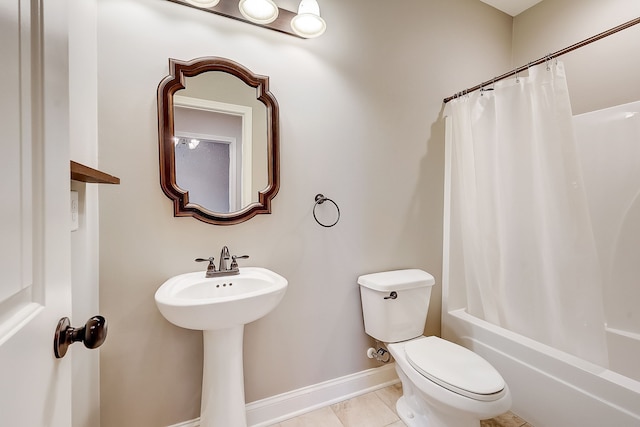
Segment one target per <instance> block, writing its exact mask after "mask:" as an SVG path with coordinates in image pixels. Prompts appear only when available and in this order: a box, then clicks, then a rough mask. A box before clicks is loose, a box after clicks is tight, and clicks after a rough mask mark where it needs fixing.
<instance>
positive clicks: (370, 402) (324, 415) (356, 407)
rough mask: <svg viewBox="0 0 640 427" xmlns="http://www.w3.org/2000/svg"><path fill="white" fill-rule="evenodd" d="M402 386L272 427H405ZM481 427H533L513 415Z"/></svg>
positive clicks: (329, 407)
mask: <svg viewBox="0 0 640 427" xmlns="http://www.w3.org/2000/svg"><path fill="white" fill-rule="evenodd" d="M400 396H402V385H401V384H396V385H392V386H389V387H386V388H383V389H380V390H376V391H373V392H371V393H367V394H363V395H362V396H358V397H354V398H353V399H350V400H345V401H344V402H339V403H336V404H333V405H330V406H326V407H324V408H320V409H317V410H315V411H313V412H309V413H307V414H304V415H300V416H299V417H296V418H292V419H290V420H286V421H282V422H281V423H279V424H274V425H273V426H271V427H405V426H406V425H405V424H404V423H403V422H402V421H401V420H400V418H398V415H397V414H396V401H397V400H398V398H399V397H400ZM481 427H533V426H532V425H531V424H527V422H526V421H524V420H523V419H521V418H519V417H518V416H517V415H515V414H512V413H510V412H509V413H506V414H503V415H500V416H499V417H496V418H492V419H490V420H486V421H482V426H481Z"/></svg>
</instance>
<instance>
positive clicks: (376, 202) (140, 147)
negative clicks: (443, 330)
mask: <svg viewBox="0 0 640 427" xmlns="http://www.w3.org/2000/svg"><path fill="white" fill-rule="evenodd" d="M320 5H321V8H322V13H323V16H324V18H325V19H326V21H327V23H328V27H329V28H328V30H327V32H326V33H325V35H324V36H322V37H321V38H319V39H316V40H300V39H297V38H294V37H290V36H286V35H283V34H279V33H276V32H271V31H267V30H264V29H261V28H257V27H254V26H251V25H246V24H242V23H239V22H236V21H233V20H230V19H225V18H221V17H218V16H215V15H212V14H207V13H204V12H202V11H198V10H195V9H192V8H187V7H182V6H179V5H177V4H174V3H171V2H168V1H158V0H135V1H134V0H101V1H100V2H99V3H98V62H99V63H98V67H99V70H98V75H99V82H98V84H99V138H100V147H99V148H100V150H99V157H100V167H101V168H102V169H104V170H107V171H109V173H112V174H114V175H116V176H119V177H120V178H121V182H122V183H121V185H120V186H102V187H100V310H101V313H102V314H103V315H105V316H107V318H108V319H109V322H110V324H109V340H108V343H107V344H108V345H105V346H104V347H103V349H102V350H101V355H102V358H101V382H102V386H101V398H102V400H101V414H102V416H101V418H102V427H126V426H137V427H138V426H161V425H169V424H173V423H177V422H181V421H185V420H188V419H192V418H195V417H197V416H198V414H199V399H200V384H201V365H202V356H201V352H202V338H201V334H200V333H199V332H196V331H188V330H184V329H180V328H177V327H174V326H172V325H171V324H169V323H168V322H167V321H165V320H164V319H163V317H162V316H161V315H160V313H159V312H158V310H157V309H156V306H155V303H154V300H153V295H154V292H155V291H156V289H157V288H158V287H159V286H160V285H161V284H162V282H163V281H164V280H166V279H167V278H169V277H171V276H173V275H176V274H180V273H184V272H188V271H195V270H199V269H202V268H203V267H202V266H201V265H199V264H196V263H194V262H193V259H194V258H196V257H202V256H205V257H207V256H215V257H216V258H217V257H218V256H219V251H220V248H221V247H222V246H223V245H228V246H229V247H230V248H231V251H232V253H235V254H249V255H250V256H251V258H250V259H249V260H246V261H244V262H243V263H242V264H244V265H255V266H264V267H267V268H270V269H272V270H274V271H276V272H278V273H280V274H282V275H283V276H285V277H286V278H287V279H288V280H289V289H288V291H287V294H286V296H285V297H284V300H283V301H282V303H281V304H280V305H279V307H277V309H276V310H275V311H274V312H272V313H271V314H269V315H268V316H266V317H265V318H263V319H261V320H259V321H257V322H255V323H253V324H250V325H248V326H247V327H246V331H245V332H246V333H245V376H246V381H245V382H246V396H247V401H248V402H251V401H255V400H258V399H262V398H265V397H268V396H273V395H276V394H279V393H283V392H286V391H290V390H294V389H297V388H300V387H304V386H308V385H312V384H316V383H319V382H322V381H326V380H329V379H333V378H337V377H341V376H344V375H347V374H351V373H355V372H359V371H362V370H364V369H367V368H370V367H373V366H376V365H375V364H374V363H372V362H371V361H370V360H369V359H367V357H366V354H365V351H366V349H367V347H369V346H370V345H371V341H370V339H369V338H368V337H367V336H366V335H365V333H364V330H363V325H362V315H361V309H360V297H359V289H358V286H357V284H356V279H357V277H358V276H359V275H361V274H364V273H371V272H376V271H382V270H387V269H397V268H407V267H417V268H422V269H425V270H427V271H429V272H431V273H433V274H434V276H435V277H436V280H437V283H438V284H437V286H436V287H435V289H434V295H433V297H432V304H431V311H430V312H429V318H428V324H427V328H426V332H427V333H428V334H434V333H436V334H437V333H438V332H439V329H440V321H439V319H440V293H441V292H440V276H441V252H442V249H441V248H442V209H443V207H442V203H443V202H442V197H443V196H442V192H443V190H442V187H443V168H444V154H443V141H444V135H443V133H444V126H443V123H442V122H441V120H440V111H441V108H442V101H441V100H442V98H444V97H445V96H448V95H450V94H452V93H453V92H456V91H458V90H461V89H463V88H464V87H469V86H471V85H473V84H475V83H477V82H478V81H479V80H481V79H485V78H486V77H487V76H491V75H495V74H498V73H501V72H502V71H503V70H504V69H506V68H508V67H509V66H510V63H511V61H510V59H511V58H510V54H511V30H512V19H511V17H509V16H507V15H505V14H502V13H500V12H498V11H496V10H494V9H492V8H491V7H489V6H487V5H486V4H484V3H481V2H479V1H477V0H439V1H424V0H405V1H403V2H381V1H370V0H352V1H343V0H322V1H320ZM206 55H215V56H222V57H227V58H230V59H233V60H235V61H237V62H240V63H242V64H243V65H245V66H246V67H248V68H249V69H251V70H252V71H253V72H255V73H258V74H264V75H268V76H269V77H270V88H271V91H272V92H273V94H274V95H275V97H276V98H277V100H278V103H279V105H280V113H281V122H280V125H281V169H282V170H281V189H280V192H279V194H278V195H277V197H276V198H275V199H274V203H273V212H272V214H271V215H260V216H257V217H255V218H253V219H251V220H250V221H248V222H246V223H243V224H239V225H234V226H226V227H224V226H212V225H207V224H204V223H202V222H199V221H197V220H195V219H192V218H174V217H173V214H172V205H171V202H170V200H169V199H168V198H167V197H165V196H164V194H163V193H162V190H161V189H160V184H159V177H158V143H157V129H156V128H157V120H156V88H157V85H158V83H159V82H160V80H161V79H162V78H163V77H164V76H165V75H167V74H168V58H169V57H173V58H178V59H192V58H196V57H199V56H206ZM317 193H323V194H325V195H326V196H327V197H330V198H332V199H334V200H335V201H336V202H337V203H338V204H339V206H340V209H341V212H342V218H341V220H340V222H339V223H338V225H337V226H335V227H333V228H330V229H326V228H322V227H320V226H319V225H318V224H316V223H315V222H314V220H313V216H312V208H313V203H314V196H315V195H316V194H317Z"/></svg>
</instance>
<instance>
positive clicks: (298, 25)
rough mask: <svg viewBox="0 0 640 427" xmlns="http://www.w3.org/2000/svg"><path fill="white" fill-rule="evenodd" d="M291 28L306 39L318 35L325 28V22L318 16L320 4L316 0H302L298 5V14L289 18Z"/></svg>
mask: <svg viewBox="0 0 640 427" xmlns="http://www.w3.org/2000/svg"><path fill="white" fill-rule="evenodd" d="M291 29H292V30H293V32H294V33H296V34H297V35H299V36H300V37H304V38H307V39H310V38H314V37H319V36H321V35H322V34H323V33H324V31H325V30H326V29H327V24H326V23H325V22H324V19H322V18H321V17H320V6H318V2H317V1H316V0H302V1H301V2H300V6H298V14H297V15H296V16H294V17H293V19H292V20H291Z"/></svg>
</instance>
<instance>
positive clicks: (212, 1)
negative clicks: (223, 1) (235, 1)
mask: <svg viewBox="0 0 640 427" xmlns="http://www.w3.org/2000/svg"><path fill="white" fill-rule="evenodd" d="M185 1H186V2H187V3H189V4H191V5H193V6H196V7H213V6H215V5H217V4H218V3H220V0H185Z"/></svg>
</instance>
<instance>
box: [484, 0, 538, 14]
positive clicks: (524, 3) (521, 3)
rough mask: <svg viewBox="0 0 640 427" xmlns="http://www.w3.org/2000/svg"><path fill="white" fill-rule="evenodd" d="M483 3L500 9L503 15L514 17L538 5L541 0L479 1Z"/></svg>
mask: <svg viewBox="0 0 640 427" xmlns="http://www.w3.org/2000/svg"><path fill="white" fill-rule="evenodd" d="M480 1H481V2H483V3H486V4H488V5H491V6H493V7H495V8H496V9H500V10H501V11H503V12H504V13H508V14H509V15H511V16H516V15H518V14H519V13H521V12H524V11H525V10H527V9H529V8H530V7H531V6H533V5H535V4H537V3H540V2H541V1H542V0H480Z"/></svg>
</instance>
